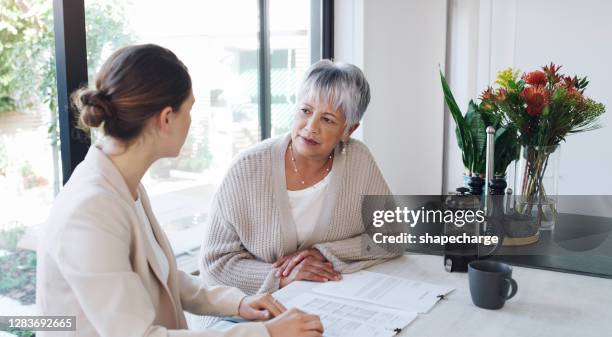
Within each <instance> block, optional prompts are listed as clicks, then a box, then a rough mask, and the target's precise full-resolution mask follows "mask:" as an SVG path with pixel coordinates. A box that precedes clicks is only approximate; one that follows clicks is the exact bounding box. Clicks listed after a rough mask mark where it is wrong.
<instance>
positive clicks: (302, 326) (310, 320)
mask: <svg viewBox="0 0 612 337" xmlns="http://www.w3.org/2000/svg"><path fill="white" fill-rule="evenodd" d="M264 326H265V327H266V329H268V333H269V334H270V337H321V336H323V324H321V320H320V319H319V316H317V315H308V314H306V313H304V312H302V311H300V310H298V309H295V308H293V309H289V310H288V311H285V312H284V313H283V314H281V315H280V316H278V317H276V318H275V319H273V320H270V321H267V322H265V323H264Z"/></svg>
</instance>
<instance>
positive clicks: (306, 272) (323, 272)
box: [279, 256, 342, 288]
mask: <svg viewBox="0 0 612 337" xmlns="http://www.w3.org/2000/svg"><path fill="white" fill-rule="evenodd" d="M341 278H342V275H341V274H340V273H339V272H337V271H335V270H334V268H333V267H332V264H331V263H329V262H322V261H319V260H317V259H316V258H313V257H310V256H309V257H307V258H305V259H303V260H302V262H300V263H298V265H297V266H295V268H293V270H292V271H291V273H290V274H289V275H287V276H282V277H281V279H280V285H279V286H280V287H281V288H283V287H285V286H286V285H288V284H289V283H291V282H293V281H315V282H327V281H338V280H340V279H341Z"/></svg>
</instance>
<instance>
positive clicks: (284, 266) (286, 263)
mask: <svg viewBox="0 0 612 337" xmlns="http://www.w3.org/2000/svg"><path fill="white" fill-rule="evenodd" d="M307 257H312V258H314V259H316V260H318V261H321V262H326V261H327V260H326V259H325V257H324V256H323V255H322V254H321V252H319V250H318V249H315V248H310V249H306V250H299V251H297V252H295V253H293V254H289V255H286V256H283V257H281V258H280V259H279V260H278V261H276V262H274V263H273V264H272V267H273V268H278V270H277V271H276V277H281V276H285V277H286V276H288V275H289V274H290V273H291V271H292V270H293V268H295V266H297V265H298V264H299V263H300V262H302V260H304V259H305V258H307Z"/></svg>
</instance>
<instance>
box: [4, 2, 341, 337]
mask: <svg viewBox="0 0 612 337" xmlns="http://www.w3.org/2000/svg"><path fill="white" fill-rule="evenodd" d="M52 6H54V8H52ZM331 7H333V2H332V1H331V0H291V1H280V0H224V1H214V0H206V1H202V0H177V1H175V2H172V3H170V2H167V1H161V0H133V1H130V2H125V1H121V0H83V1H70V2H68V1H61V0H60V1H53V2H51V1H46V0H26V1H12V0H2V1H1V2H0V19H1V21H2V25H1V26H0V39H1V40H0V42H1V45H2V48H0V60H1V61H2V62H1V63H0V189H1V192H0V203H1V204H3V205H10V207H5V208H3V210H2V212H0V313H1V312H5V313H6V314H5V315H7V314H23V315H33V314H35V313H36V311H35V306H34V305H33V303H34V299H35V266H36V256H35V253H34V251H33V250H34V249H35V243H33V242H35V241H32V240H28V235H24V234H26V233H28V232H31V230H30V228H32V227H36V226H37V225H40V224H41V223H42V222H43V221H44V220H45V219H46V217H47V215H48V212H49V209H50V206H51V204H52V202H53V199H54V197H55V195H56V194H57V193H58V192H59V190H60V189H61V186H62V182H65V181H67V179H68V178H69V176H70V174H71V173H72V170H73V169H74V167H75V166H76V165H77V164H78V163H79V162H80V161H81V160H82V159H83V158H84V155H85V153H86V151H87V149H88V147H89V144H90V142H91V141H90V138H94V141H95V138H96V135H95V134H94V135H91V137H90V135H88V134H85V133H83V132H82V131H79V130H77V129H76V128H75V125H74V123H73V120H74V117H75V116H74V112H72V111H71V110H69V109H68V108H67V107H68V104H67V103H68V97H69V94H70V93H71V92H73V91H74V90H75V89H76V88H78V87H79V86H81V85H82V84H83V83H86V82H89V83H92V80H93V76H94V74H95V73H96V72H97V70H98V69H99V67H100V66H101V64H102V62H103V61H104V60H105V59H106V58H107V57H108V56H109V55H110V54H111V53H112V52H113V51H114V50H116V49H117V48H120V47H122V46H125V45H128V44H134V43H149V42H150V43H156V44H160V45H162V46H165V47H167V48H169V49H171V50H173V51H174V52H175V53H176V54H177V55H178V56H179V58H181V59H182V60H183V61H184V62H185V64H186V65H187V67H188V68H189V70H190V73H191V76H192V78H193V86H194V88H193V89H194V93H195V95H196V97H197V103H196V105H195V106H194V108H193V111H192V119H193V122H192V128H191V130H190V134H189V136H188V140H187V142H186V144H185V146H184V148H183V152H182V153H181V155H180V156H179V157H178V158H176V159H167V160H162V161H159V162H158V163H156V164H155V165H154V166H153V167H152V168H151V170H150V171H149V172H148V174H147V175H146V177H145V179H144V184H145V185H146V186H147V188H148V191H149V193H150V195H151V199H152V203H153V207H154V209H155V212H156V215H157V216H158V218H159V220H160V222H161V223H162V225H163V227H164V229H165V231H166V232H167V233H168V235H169V237H170V240H171V243H172V245H173V248H174V250H175V253H177V255H179V267H180V268H182V269H184V270H187V271H194V270H196V269H197V265H196V263H197V261H196V258H195V256H194V254H193V253H194V252H197V250H198V249H199V245H200V240H201V237H202V233H201V230H202V225H203V224H204V223H205V221H206V218H207V211H208V207H209V203H210V199H211V197H212V194H213V193H214V191H215V189H216V187H217V185H218V183H219V182H220V180H221V179H222V176H223V174H224V173H225V171H226V169H227V167H228V165H229V164H230V160H231V159H232V157H234V156H235V155H236V154H237V153H238V152H240V151H241V150H243V149H245V148H247V147H249V146H251V145H253V144H254V143H256V142H258V141H260V140H261V139H264V138H267V137H270V136H275V135H280V134H282V133H283V132H286V131H288V130H289V128H290V125H291V124H290V123H291V119H292V104H294V103H295V90H296V89H297V84H298V83H299V79H300V77H301V76H302V74H303V72H304V71H305V70H306V68H307V67H308V66H309V65H310V64H311V63H312V62H314V61H316V60H318V59H319V58H320V56H321V55H327V57H331V53H330V50H331V46H330V45H329V44H326V43H325V34H322V33H326V32H327V34H328V35H329V34H330V32H331V27H332V26H333V24H332V23H331V21H329V20H327V21H326V20H325V17H326V16H325V15H322V12H321V11H322V10H323V11H324V9H325V8H328V11H329V8H331ZM54 12H55V14H56V16H55V17H56V19H57V20H56V21H55V22H54V20H53V19H54ZM57 14H61V15H60V16H57ZM323 14H324V13H323ZM328 15H329V13H328ZM83 22H84V23H85V25H83ZM322 22H326V24H325V27H323V28H324V29H322V28H321V27H320V25H321V23H322ZM262 27H263V28H264V32H268V34H260V30H262ZM56 34H57V39H55V35H56ZM328 40H329V39H328ZM322 46H326V47H322ZM322 48H323V49H322ZM325 48H327V51H326V50H325ZM56 49H57V63H56V58H55V55H56ZM262 55H264V56H266V57H264V58H262ZM266 79H267V80H266ZM58 99H59V100H58ZM58 110H59V114H58ZM60 150H61V151H60ZM32 205H36V206H35V210H36V211H35V212H32V211H31V209H32ZM30 239H31V237H30ZM18 242H20V247H22V248H25V249H18V248H17V243H18ZM196 255H197V254H196ZM181 256H183V257H189V256H193V258H181ZM22 335H27V333H26V332H23V333H22Z"/></svg>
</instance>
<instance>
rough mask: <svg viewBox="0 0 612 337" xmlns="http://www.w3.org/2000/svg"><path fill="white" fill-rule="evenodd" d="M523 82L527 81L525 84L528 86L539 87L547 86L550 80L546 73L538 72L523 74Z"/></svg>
mask: <svg viewBox="0 0 612 337" xmlns="http://www.w3.org/2000/svg"><path fill="white" fill-rule="evenodd" d="M523 81H525V83H527V84H531V85H535V86H538V85H546V82H547V81H548V78H547V77H546V73H544V72H543V71H539V70H536V71H532V72H530V73H525V74H523Z"/></svg>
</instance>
